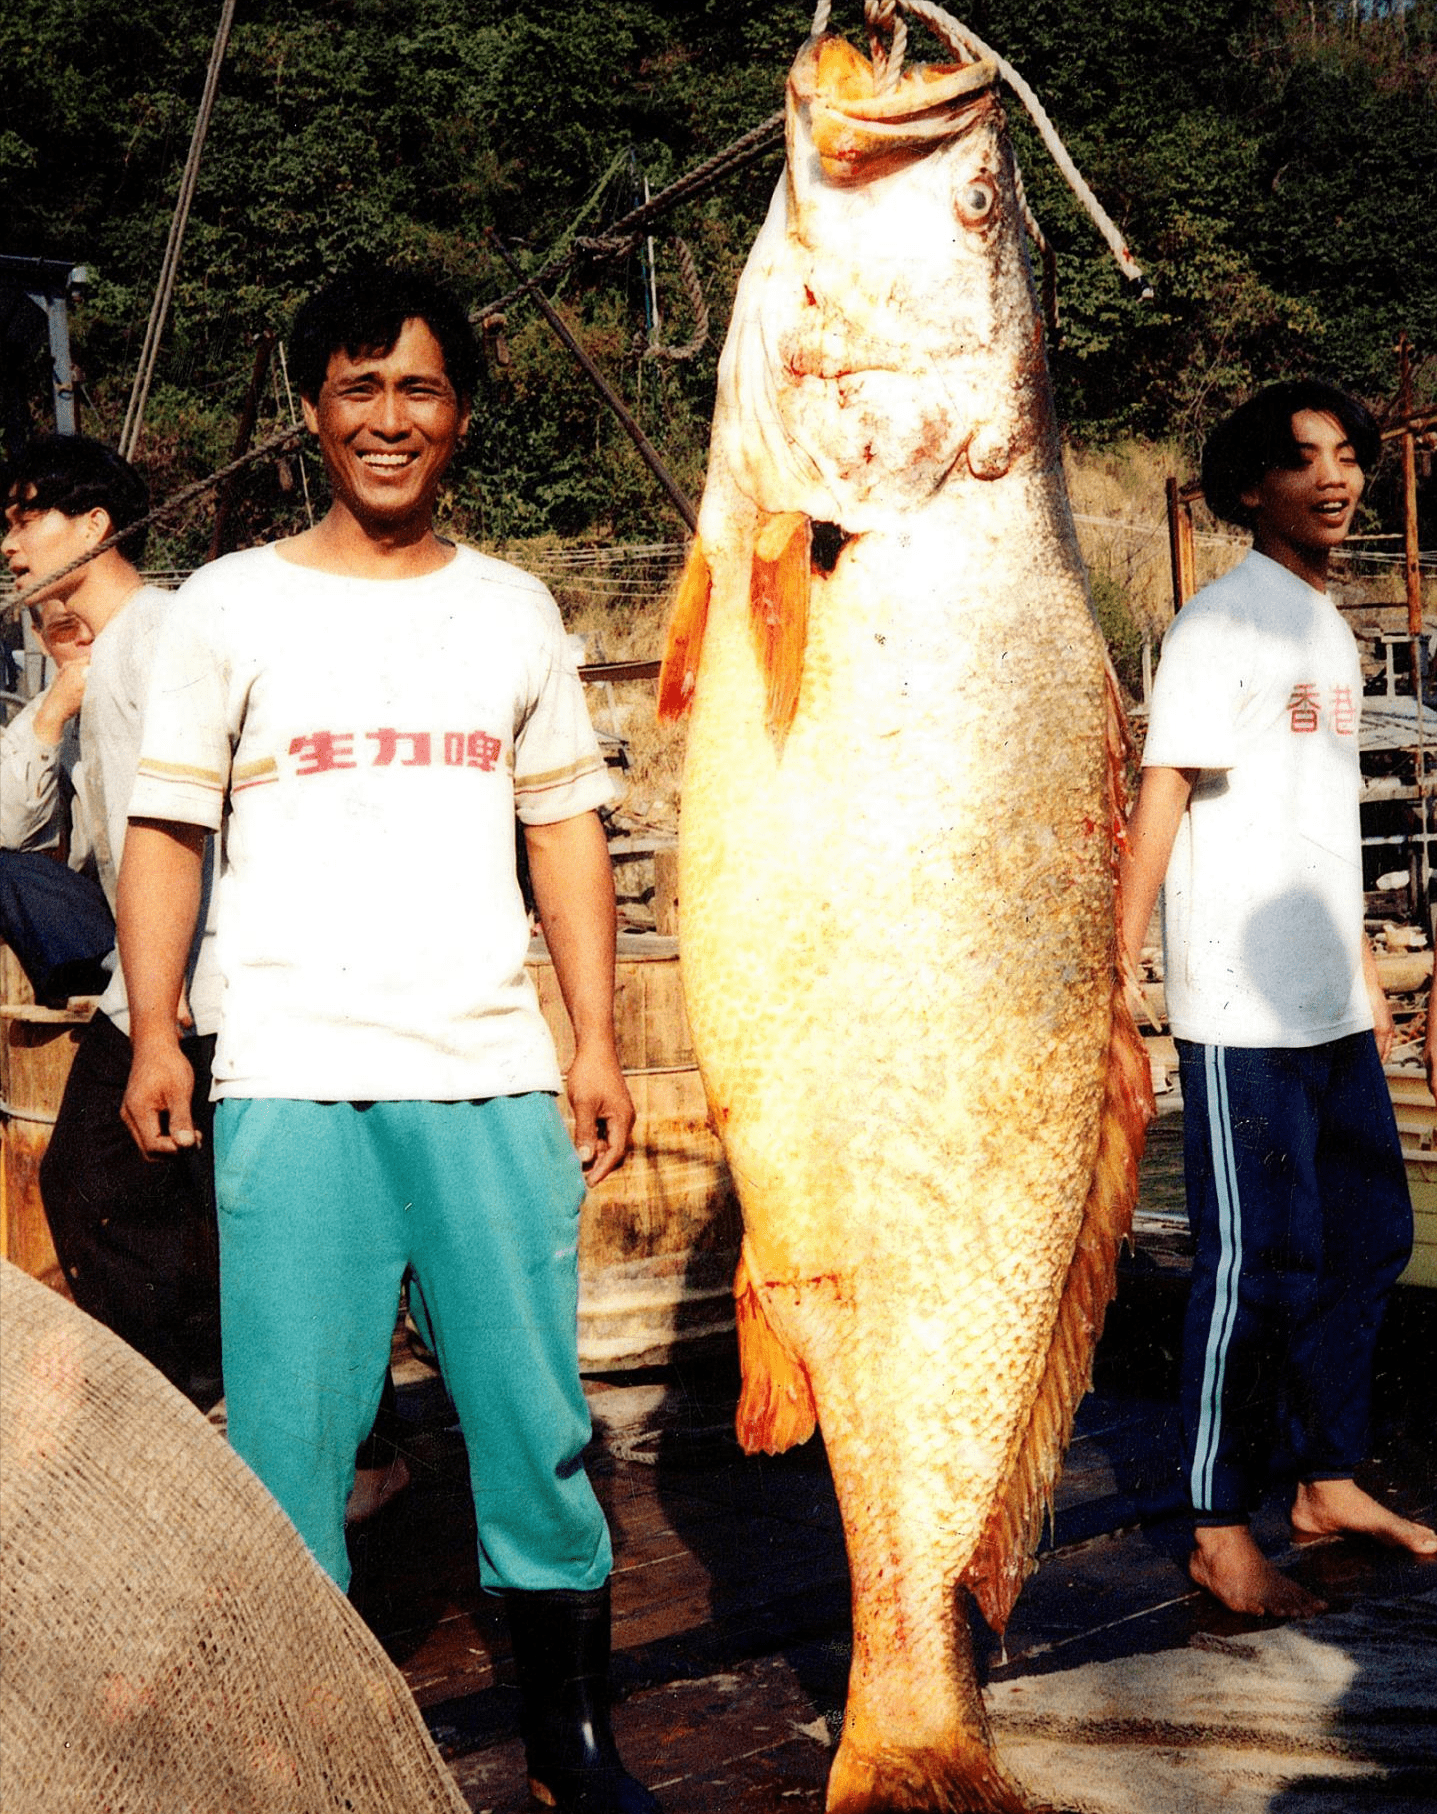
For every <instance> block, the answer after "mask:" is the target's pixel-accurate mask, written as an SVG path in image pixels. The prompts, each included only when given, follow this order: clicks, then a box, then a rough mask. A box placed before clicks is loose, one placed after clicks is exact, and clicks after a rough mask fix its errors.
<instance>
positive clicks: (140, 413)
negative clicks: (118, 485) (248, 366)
mask: <svg viewBox="0 0 1437 1814" xmlns="http://www.w3.org/2000/svg"><path fill="white" fill-rule="evenodd" d="M234 16H235V0H224V6H223V9H222V10H221V13H220V22H219V25H218V27H217V28H216V31H215V41H214V44H213V46H212V48H211V50H210V65H209V69H208V71H207V72H206V74H205V86H204V93H203V94H202V95H201V96H200V105H199V112H198V113H197V114H196V116H195V129H194V132H193V134H192V135H191V138H190V149H189V155H188V157H187V158H186V159H185V168H184V174H183V176H182V177H181V179H180V193H179V198H178V200H177V201H176V202H175V212H174V216H173V218H172V219H171V221H170V236H169V239H168V241H167V242H166V245H165V256H164V259H163V260H162V262H161V265H160V277H159V282H158V284H157V285H156V287H155V299H154V302H153V303H152V304H151V306H150V320H149V325H148V326H147V327H146V329H145V343H144V346H143V348H142V349H141V352H140V363H139V367H138V369H137V370H136V372H135V383H134V388H133V389H132V390H131V392H130V402H129V407H128V408H127V409H126V411H125V423H124V427H123V428H122V429H121V430H120V441H119V449H118V451H119V453H120V456H121V458H122V459H126V460H129V459H132V458H133V457H134V452H135V447H136V444H137V443H138V441H139V438H140V428H141V425H142V423H143V422H144V418H145V403H146V401H147V400H148V398H149V394H150V380H151V378H153V377H154V373H155V364H156V362H157V360H158V358H159V352H160V337H161V335H162V334H163V332H164V327H165V319H166V317H167V316H168V314H169V310H170V299H171V297H172V296H173V294H174V288H175V274H176V272H177V271H178V270H179V264H180V250H181V248H182V246H183V245H184V238H185V226H186V224H187V222H188V221H189V217H190V203H191V202H192V201H193V200H194V195H195V189H196V187H197V186H198V183H199V175H200V153H201V152H202V151H203V149H204V143H205V134H206V133H207V132H208V130H209V124H210V116H211V114H212V113H213V112H214V105H215V96H216V95H217V94H218V92H219V84H220V66H221V64H222V63H223V62H224V58H225V50H226V47H227V46H228V44H229V37H230V26H231V25H232V24H233V23H234Z"/></svg>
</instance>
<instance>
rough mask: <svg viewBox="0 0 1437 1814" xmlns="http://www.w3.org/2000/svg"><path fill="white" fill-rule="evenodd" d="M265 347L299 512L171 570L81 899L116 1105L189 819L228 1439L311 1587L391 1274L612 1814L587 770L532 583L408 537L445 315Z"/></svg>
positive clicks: (163, 1020) (346, 1466)
mask: <svg viewBox="0 0 1437 1814" xmlns="http://www.w3.org/2000/svg"><path fill="white" fill-rule="evenodd" d="M290 363H291V367H292V369H293V370H294V371H295V372H296V373H297V376H298V380H299V385H300V390H301V395H302V397H303V400H304V415H305V421H306V423H307V425H308V427H309V428H310V429H311V431H312V432H313V433H314V434H315V435H316V436H317V438H318V440H319V445H320V450H321V452H322V454H323V457H324V463H325V467H326V469H327V471H328V474H329V480H330V487H331V493H332V502H331V505H330V509H329V511H328V513H327V515H326V516H325V517H324V519H323V520H322V521H321V522H320V523H318V524H317V525H316V526H315V527H314V528H313V529H311V530H309V531H308V532H306V533H305V534H302V535H299V536H296V537H295V538H294V539H293V540H290V541H286V542H281V543H278V544H275V545H273V546H270V547H266V548H259V549H251V550H248V551H246V552H244V553H241V554H236V555H231V556H229V557H228V558H227V559H224V560H221V561H219V562H217V563H215V564H214V565H213V566H211V567H208V568H206V569H204V570H203V571H202V572H201V573H199V574H197V575H196V576H195V577H194V578H193V579H192V580H191V581H190V582H189V583H188V585H187V586H186V587H185V588H184V590H183V593H182V595H181V602H182V605H183V607H184V608H183V609H182V610H180V611H177V613H176V616H175V622H174V625H173V633H172V635H171V636H170V637H169V639H168V641H167V643H166V645H165V647H164V649H163V651H162V654H161V660H160V664H159V669H158V672H157V675H156V682H155V687H154V691H153V693H152V695H151V717H150V719H149V722H148V725H147V732H146V739H145V748H144V753H143V757H142V760H141V763H140V776H139V781H138V785H137V787H136V791H135V795H134V798H133V800H132V802H131V815H132V824H131V831H130V840H129V843H128V845H127V848H126V855H125V866H124V872H123V875H122V878H121V888H120V914H119V926H120V949H121V953H122V957H123V961H124V965H125V970H126V973H127V975H128V976H129V978H130V984H131V996H132V1002H133V1011H134V1017H135V1018H134V1029H135V1033H134V1037H135V1063H134V1070H133V1074H132V1077H131V1082H130V1089H129V1094H128V1097H127V1101H126V1117H127V1120H128V1121H129V1124H130V1127H131V1129H132V1131H133V1133H134V1136H135V1138H136V1140H137V1142H138V1143H139V1145H140V1146H141V1148H142V1149H143V1150H144V1151H145V1152H147V1153H151V1154H166V1153H170V1152H173V1151H175V1150H177V1149H181V1148H183V1147H185V1146H186V1145H187V1144H189V1143H190V1142H191V1141H192V1140H193V1139H194V1134H193V1131H192V1127H191V1123H190V1117H189V1109H188V1104H189V1093H188V1091H189V1083H188V1077H187V1073H186V1068H185V1065H184V1063H183V1060H182V1059H181V1057H180V1055H179V1052H178V1050H177V1047H176V1043H175V1040H174V1035H173V1020H174V1001H175V994H176V990H177V987H178V979H179V973H180V963H181V954H182V953H183V951H184V949H185V947H186V944H187V941H188V939H189V935H190V928H191V926H192V924H193V917H194V908H195V902H196V887H197V852H198V849H199V846H200V842H201V841H202V839H203V837H204V835H205V833H206V831H207V830H219V829H221V827H222V828H223V830H224V839H225V856H226V861H225V868H224V873H223V876H222V878H221V882H220V887H219V906H218V923H219V934H218V942H219V954H220V967H221V970H222V974H223V978H224V989H225V993H224V1005H223V1015H222V1020H221V1028H220V1040H219V1049H218V1053H217V1056H216V1063H215V1072H214V1075H215V1093H216V1095H217V1097H218V1098H219V1101H218V1104H217V1108H216V1116H215V1135H214V1140H215V1149H216V1153H215V1156H216V1183H217V1191H218V1197H219V1205H220V1246H221V1272H222V1328H223V1341H224V1376H225V1390H226V1399H227V1407H228V1414H229V1434H230V1438H231V1440H232V1442H233V1443H234V1446H235V1447H236V1449H237V1450H238V1451H239V1453H240V1454H241V1455H242V1456H243V1457H244V1458H245V1460H246V1461H248V1462H249V1463H250V1465H251V1466H252V1467H253V1468H254V1470H255V1472H256V1473H257V1474H258V1475H259V1476H260V1478H261V1479H262V1480H263V1481H264V1482H265V1483H266V1485H267V1486H268V1487H269V1488H270V1490H271V1491H272V1492H273V1493H274V1495H275V1497H276V1498H277V1499H278V1500H279V1502H280V1504H281V1505H283V1506H284V1508H285V1509H286V1511H288V1513H289V1514H290V1516H291V1518H292V1519H293V1520H294V1522H295V1524H296V1525H297V1526H298V1528H299V1530H300V1532H301V1534H302V1535H303V1536H304V1537H305V1539H306V1541H307V1542H308V1543H309V1545H310V1548H311V1549H312V1550H313V1551H314V1553H315V1555H316V1556H317V1557H318V1559H319V1561H320V1562H321V1563H322V1564H323V1565H324V1567H325V1568H326V1569H328V1570H329V1572H330V1573H331V1575H333V1576H334V1578H335V1579H336V1581H338V1582H339V1583H340V1584H341V1585H344V1584H345V1583H346V1582H347V1580H348V1575H349V1563H348V1557H347V1554H346V1550H345V1543H344V1506H345V1499H346V1495H347V1493H348V1491H349V1487H350V1483H351V1479H352V1476H353V1469H354V1453H355V1447H356V1444H357V1443H358V1442H359V1440H360V1438H361V1437H362V1436H363V1435H364V1434H365V1432H366V1431H367V1430H368V1428H369V1426H370V1422H371V1421H372V1419H373V1417H374V1413H375V1408H376V1406H377V1404H378V1401H379V1395H380V1390H381V1385H382V1382H383V1379H384V1376H385V1372H386V1368H387V1366H388V1359H389V1346H390V1337H391V1333H392V1330H393V1324H394V1317H395V1311H396V1307H397V1302H398V1297H399V1290H400V1284H401V1281H402V1279H403V1278H404V1276H405V1273H406V1271H409V1272H412V1276H413V1279H414V1282H415V1285H416V1286H417V1288H418V1296H419V1297H420V1298H422V1309H423V1313H424V1314H425V1316H426V1317H427V1320H428V1322H429V1325H430V1328H431V1330H432V1335H433V1343H434V1346H435V1349H436V1352H437V1353H438V1355H439V1358H440V1363H441V1366H442V1368H443V1371H444V1375H445V1379H446V1382H447V1384H448V1387H449V1390H450V1393H451V1395H452V1397H453V1399H454V1403H455V1406H456V1408H457V1410H458V1413H459V1418H460V1422H461V1424H462V1427H463V1430H464V1436H465V1441H466V1444H467V1446H468V1449H469V1455H470V1466H471V1474H472V1481H473V1489H474V1503H475V1514H476V1520H477V1524H478V1533H479V1561H480V1575H481V1579H482V1581H483V1583H484V1586H485V1587H486V1588H487V1589H489V1590H490V1591H493V1592H498V1593H502V1594H503V1595H504V1597H505V1599H506V1602H507V1607H508V1612H509V1619H510V1627H511V1631H512V1634H513V1639H514V1647H515V1654H516V1658H517V1660H518V1664H519V1672H520V1679H521V1686H522V1688H523V1694H524V1727H525V1738H526V1741H527V1748H528V1757H529V1768H530V1774H531V1777H532V1778H533V1780H534V1782H535V1783H536V1784H538V1785H541V1786H542V1791H543V1793H544V1795H545V1797H546V1798H547V1799H549V1800H550V1801H551V1802H552V1803H553V1804H554V1805H556V1806H557V1807H559V1808H560V1809H561V1810H573V1811H574V1814H578V1811H579V1810H583V1811H584V1814H643V1811H645V1810H652V1809H653V1808H654V1807H655V1805H656V1804H655V1803H654V1801H653V1799H652V1797H651V1796H649V1794H648V1793H647V1791H646V1790H644V1789H643V1788H641V1787H640V1785H639V1784H638V1783H636V1782H635V1781H634V1780H633V1778H632V1777H630V1776H628V1774H627V1773H626V1772H625V1771H624V1770H623V1768H622V1765H621V1764H620V1762H619V1758H618V1754H617V1751H616V1750H615V1748H614V1744H613V1739H612V1735H611V1733H610V1730H609V1725H608V1715H607V1663H608V1645H609V1603H608V1576H609V1570H610V1565H611V1552H610V1546H609V1537H608V1531H607V1528H606V1526H605V1523H604V1519H603V1515H602V1513H601V1512H600V1510H599V1507H598V1504H597V1502H596V1500H595V1498H594V1495H593V1492H592V1489H591V1488H590V1486H589V1483H588V1479H587V1477H586V1475H585V1473H584V1469H583V1465H582V1460H581V1456H582V1451H583V1448H584V1445H585V1443H586V1441H587V1440H588V1436H589V1418H588V1413H587V1410H586V1407H585V1403H584V1397H583V1392H582V1390H581V1387H580V1382H579V1373H578V1359H577V1337H576V1307H577V1288H578V1278H577V1235H578V1216H579V1205H580V1201H581V1199H582V1197H583V1194H584V1176H585V1174H586V1173H587V1176H588V1179H589V1180H590V1181H591V1182H597V1180H598V1179H600V1178H602V1177H604V1176H605V1175H606V1174H607V1173H608V1172H609V1171H610V1170H612V1168H613V1167H614V1166H615V1165H617V1164H618V1163H619V1161H620V1159H621V1158H622V1156H623V1153H624V1149H625V1147H626V1144H627V1141H628V1135H629V1130H630V1126H631V1123H632V1119H633V1109H632V1105H631V1103H630V1101H629V1096H628V1091H627V1088H626V1086H625V1083H624V1079H623V1075H622V1072H621V1070H620V1068H619V1062H618V1058H617V1054H616V1051H615V1045H614V1032H613V1017H612V1000H613V963H614V896H613V882H612V877H611V874H610V870H609V861H608V852H607V847H606V843H605V838H604V832H603V827H602V826H601V824H600V822H599V819H598V816H597V810H596V809H597V808H598V807H599V806H601V805H602V804H604V803H605V802H606V801H607V800H608V798H609V797H610V785H609V782H608V779H607V775H606V771H605V768H604V764H603V760H602V758H601V756H600V754H599V750H598V746H597V743H596V740H595V738H594V734H593V731H592V729H591V727H590V725H589V721H588V717H587V712H586V708H585V705H584V700H583V695H582V688H581V685H580V682H579V678H578V674H577V672H576V670H575V668H574V664H573V660H572V657H571V656H570V655H569V654H568V652H567V648H566V643H565V637H564V632H563V628H562V625H561V622H560V619H559V614H558V610H557V608H556V607H555V605H554V602H553V600H552V599H551V598H550V596H549V594H548V593H547V591H546V590H545V589H544V587H543V586H542V585H540V584H539V582H538V581H537V580H535V579H533V578H531V577H530V576H529V575H527V574H525V573H522V572H520V571H519V570H518V569H516V568H514V567H511V566H507V565H505V564H504V563H502V562H499V561H496V560H491V559H489V558H488V557H486V556H484V555H481V554H479V553H477V552H475V551H474V550H472V549H469V548H464V547H458V546H455V545H454V544H453V543H451V542H449V541H446V540H445V539H443V538H442V537H441V536H439V535H438V534H436V532H435V530H434V526H433V514H434V505H435V499H436V496H437V494H438V490H439V486H440V482H441V480H442V478H443V475H444V471H445V468H446V466H447V465H448V463H449V461H450V459H451V457H452V456H453V454H454V452H455V449H456V448H457V446H458V444H459V442H460V440H461V438H462V437H463V435H464V433H465V431H466V429H467V427H468V423H469V405H470V397H471V395H472V392H473V387H474V382H475V377H476V371H477V350H476V347H475V343H474V339H473V335H472V333H471V330H470V328H469V324H468V322H467V319H466V318H465V316H464V314H463V312H462V310H461V309H460V308H459V307H458V305H457V304H456V303H455V302H454V301H453V300H452V299H451V298H450V297H449V296H448V295H447V294H446V293H445V292H443V291H442V290H440V289H439V288H438V287H437V286H435V285H434V284H432V283H430V282H428V281H427V280H425V279H423V278H420V277H416V276H413V275H410V274H404V273H396V272H392V271H373V270H370V271H367V272H365V273H363V274H361V275H358V276H355V277H351V278H346V279H341V280H339V281H338V282H336V283H335V284H333V285H332V286H330V287H329V288H328V289H326V290H325V291H323V292H321V294H319V295H318V296H316V297H315V298H313V299H312V300H311V301H310V302H309V303H308V304H306V305H305V307H304V308H303V309H302V310H301V311H300V314H299V316H298V318H297V320H296V322H295V326H294V332H293V335H292V338H291V341H290ZM396 651H397V652H398V653H397V654H396ZM516 813H517V815H518V818H519V820H520V821H521V823H522V826H523V835H524V839H525V844H526V849H527V854H528V859H529V866H530V873H531V877H532V883H533V889H534V894H535V899H536V901H537V904H538V909H539V913H540V916H541V918H542V921H543V926H544V931H545V934H546V936H547V939H548V943H549V948H550V951H551V952H552V955H553V959H554V964H555V967H556V970H557V972H558V975H559V980H560V984H561V986H562V989H563V993H564V999H565V1002H566V1003H567V1005H568V1009H569V1013H570V1017H571V1019H572V1021H573V1024H574V1032H575V1041H576V1050H575V1056H574V1060H573V1064H572V1066H571V1068H570V1071H569V1074H568V1080H567V1082H568V1092H569V1098H570V1102H571V1105H572V1108H573V1111H574V1117H575V1123H576V1140H577V1145H578V1152H577V1154H576V1152H575V1150H574V1147H573V1145H571V1144H570V1142H569V1140H568V1138H567V1137H566V1135H565V1133H564V1129H563V1124H562V1122H561V1121H560V1118H559V1112H558V1108H557V1104H556V1100H555V1098H556V1094H557V1091H558V1089H559V1088H560V1077H559V1072H558V1068H557V1065H556V1062H555V1054H554V1047H553V1042H552V1040H551V1039H550V1036H549V1034H548V1031H547V1028H546V1026H545V1023H544V1020H543V1017H542V1015H541V1014H540V1011H539V1007H538V1002H537V999H536V996H535V993H534V990H533V988H532V986H531V984H530V983H529V981H528V978H527V976H526V973H525V969H524V959H525V954H526V951H527V946H528V937H529V931H528V922H527V916H526V913H525V909H524V904H523V899H522V896H521V893H520V889H519V884H518V880H517V876H516V869H515V845H514V820H515V815H516Z"/></svg>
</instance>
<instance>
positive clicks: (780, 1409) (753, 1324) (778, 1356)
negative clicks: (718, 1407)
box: [733, 1242, 818, 1455]
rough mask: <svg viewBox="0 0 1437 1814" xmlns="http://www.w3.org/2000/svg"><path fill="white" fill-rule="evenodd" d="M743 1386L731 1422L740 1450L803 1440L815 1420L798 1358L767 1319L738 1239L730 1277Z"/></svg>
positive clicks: (768, 1449) (766, 1450) (772, 1451)
mask: <svg viewBox="0 0 1437 1814" xmlns="http://www.w3.org/2000/svg"><path fill="white" fill-rule="evenodd" d="M733 1296H734V1314H735V1318H736V1320H737V1323H738V1353H739V1362H740V1364H741V1366H742V1368H743V1391H742V1393H741V1394H740V1395H739V1401H738V1412H737V1414H736V1416H735V1419H734V1423H735V1428H736V1430H737V1433H738V1440H739V1446H740V1447H741V1448H742V1449H743V1451H744V1453H745V1454H746V1455H755V1454H758V1453H760V1452H762V1453H763V1454H765V1455H779V1454H781V1453H782V1452H783V1451H784V1450H785V1449H791V1448H793V1447H794V1445H795V1444H796V1443H800V1442H807V1441H808V1439H809V1437H810V1436H812V1434H813V1431H814V1426H815V1425H816V1423H817V1421H818V1411H817V1407H816V1406H815V1404H814V1402H813V1387H812V1385H811V1384H810V1383H809V1378H808V1373H807V1370H806V1369H805V1367H804V1365H803V1362H802V1361H801V1360H799V1358H798V1356H797V1355H796V1354H795V1353H794V1352H793V1350H792V1349H791V1348H790V1347H789V1346H788V1344H787V1342H785V1341H784V1339H783V1337H782V1336H781V1335H779V1333H778V1331H777V1330H776V1329H775V1328H774V1326H773V1324H772V1323H771V1322H770V1321H769V1318H768V1312H767V1311H766V1310H765V1309H764V1304H763V1298H762V1296H761V1294H760V1292H759V1289H758V1287H757V1286H756V1285H755V1284H754V1282H753V1274H752V1273H751V1272H750V1270H749V1264H748V1243H747V1242H745V1243H744V1249H743V1253H742V1255H741V1256H740V1258H739V1263H738V1272H737V1274H736V1276H735V1278H734V1282H733Z"/></svg>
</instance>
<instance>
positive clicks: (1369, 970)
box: [1362, 932, 1397, 1064]
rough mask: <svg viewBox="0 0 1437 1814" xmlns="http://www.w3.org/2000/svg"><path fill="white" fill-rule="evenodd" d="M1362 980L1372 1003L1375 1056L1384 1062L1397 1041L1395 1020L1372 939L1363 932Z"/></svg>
mask: <svg viewBox="0 0 1437 1814" xmlns="http://www.w3.org/2000/svg"><path fill="white" fill-rule="evenodd" d="M1362 981H1363V983H1364V984H1365V986H1366V989H1367V999H1368V1001H1369V1002H1370V1003H1371V1005H1372V1037H1373V1038H1374V1039H1375V1040H1376V1041H1377V1056H1378V1057H1379V1058H1380V1059H1381V1060H1382V1062H1383V1064H1386V1063H1387V1059H1388V1056H1389V1055H1390V1053H1391V1051H1392V1048H1393V1046H1394V1045H1395V1044H1396V1042H1397V1022H1396V1021H1395V1020H1393V1018H1392V1009H1391V1006H1390V1005H1389V1003H1388V1000H1387V991H1386V990H1385V989H1384V988H1383V987H1382V978H1381V976H1380V975H1379V974H1378V970H1377V953H1376V952H1375V951H1374V950H1373V949H1372V940H1371V939H1370V938H1368V936H1367V934H1366V933H1365V932H1364V933H1363V935H1362Z"/></svg>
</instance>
